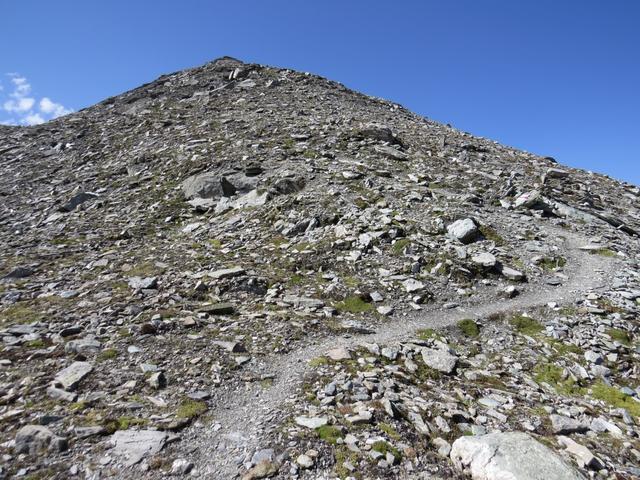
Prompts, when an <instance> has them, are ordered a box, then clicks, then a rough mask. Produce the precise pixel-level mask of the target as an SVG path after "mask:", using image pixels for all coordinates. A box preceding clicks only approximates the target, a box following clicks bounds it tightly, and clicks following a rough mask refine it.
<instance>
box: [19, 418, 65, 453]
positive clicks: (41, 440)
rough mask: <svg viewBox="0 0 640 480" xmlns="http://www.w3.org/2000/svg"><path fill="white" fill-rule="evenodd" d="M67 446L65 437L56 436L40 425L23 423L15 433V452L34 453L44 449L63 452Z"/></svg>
mask: <svg viewBox="0 0 640 480" xmlns="http://www.w3.org/2000/svg"><path fill="white" fill-rule="evenodd" d="M67 447H68V444H67V440H66V439H65V438H63V437H58V436H56V435H55V434H54V433H53V432H52V431H51V430H49V429H48V428H47V427H43V426H41V425H25V426H24V427H22V428H21V429H20V430H18V433H17V434H16V439H15V453H28V454H30V455H36V454H39V453H42V452H44V451H53V452H63V451H64V450H66V449H67Z"/></svg>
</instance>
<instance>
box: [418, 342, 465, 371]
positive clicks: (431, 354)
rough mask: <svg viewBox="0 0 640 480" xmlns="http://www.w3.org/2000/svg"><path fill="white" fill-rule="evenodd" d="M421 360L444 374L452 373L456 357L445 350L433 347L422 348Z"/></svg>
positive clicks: (456, 361)
mask: <svg viewBox="0 0 640 480" xmlns="http://www.w3.org/2000/svg"><path fill="white" fill-rule="evenodd" d="M422 360H423V361H424V363H425V365H427V367H429V368H433V369H434V370H438V371H439V372H442V373H446V374H449V373H452V372H453V371H454V370H455V368H456V364H457V363H458V358H457V357H456V356H455V355H452V354H451V353H449V352H447V351H446V350H439V349H435V348H423V349H422Z"/></svg>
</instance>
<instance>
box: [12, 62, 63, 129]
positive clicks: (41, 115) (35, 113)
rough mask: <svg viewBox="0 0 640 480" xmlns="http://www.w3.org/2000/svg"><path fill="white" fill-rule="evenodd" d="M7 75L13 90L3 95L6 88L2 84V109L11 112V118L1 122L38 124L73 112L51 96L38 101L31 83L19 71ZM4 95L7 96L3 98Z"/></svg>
mask: <svg viewBox="0 0 640 480" xmlns="http://www.w3.org/2000/svg"><path fill="white" fill-rule="evenodd" d="M7 77H9V81H10V83H11V88H12V90H11V92H10V93H9V94H8V95H2V93H1V92H4V88H3V86H2V85H0V110H1V111H4V112H6V113H8V114H10V115H11V118H5V119H2V120H0V124H4V125H37V124H39V123H44V122H46V121H48V120H52V119H54V118H57V117H60V116H62V115H67V114H68V113H71V112H73V110H71V109H69V108H66V107H65V106H64V105H62V104H61V103H56V102H54V101H53V100H51V99H50V98H49V97H42V98H41V99H40V101H36V97H35V96H33V95H32V94H31V84H30V83H29V81H28V80H27V79H26V78H25V77H23V76H21V75H19V74H17V73H8V74H7ZM2 96H4V97H5V98H4V99H2V98H1V97H2ZM2 100H4V101H2Z"/></svg>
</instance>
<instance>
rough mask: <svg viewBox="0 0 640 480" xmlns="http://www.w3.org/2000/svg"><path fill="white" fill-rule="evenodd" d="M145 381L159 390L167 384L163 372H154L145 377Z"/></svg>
mask: <svg viewBox="0 0 640 480" xmlns="http://www.w3.org/2000/svg"><path fill="white" fill-rule="evenodd" d="M147 383H148V384H149V386H150V387H151V388H153V389H155V390H160V389H161V388H164V387H166V386H167V378H166V377H165V376H164V373H162V372H156V373H154V374H152V375H151V376H150V377H149V378H148V379H147Z"/></svg>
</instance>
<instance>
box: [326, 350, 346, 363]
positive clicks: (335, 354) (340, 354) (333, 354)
mask: <svg viewBox="0 0 640 480" xmlns="http://www.w3.org/2000/svg"><path fill="white" fill-rule="evenodd" d="M326 355H327V357H329V358H330V359H331V360H334V361H336V362H340V361H342V360H351V353H350V352H349V350H347V349H346V348H344V347H336V348H333V349H331V350H329V351H328V352H327V353H326Z"/></svg>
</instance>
